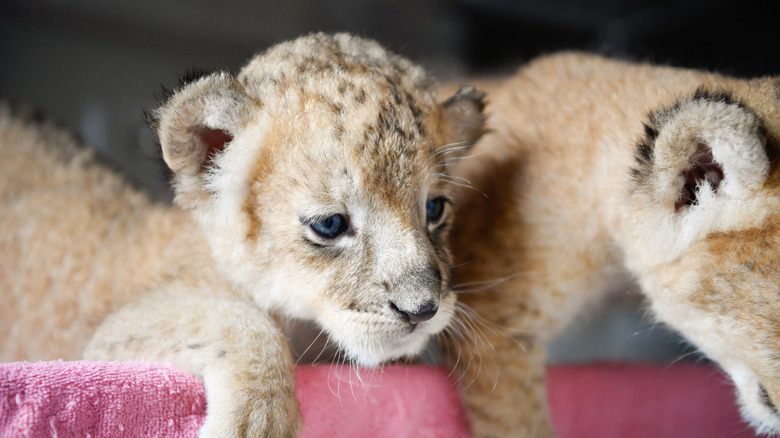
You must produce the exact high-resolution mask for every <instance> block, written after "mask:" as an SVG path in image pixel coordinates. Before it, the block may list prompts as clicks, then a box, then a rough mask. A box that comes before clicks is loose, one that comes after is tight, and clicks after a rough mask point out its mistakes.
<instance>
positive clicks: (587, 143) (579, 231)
mask: <svg viewBox="0 0 780 438" xmlns="http://www.w3.org/2000/svg"><path fill="white" fill-rule="evenodd" d="M475 85H477V86H478V87H479V88H480V89H481V90H483V91H485V92H486V93H487V95H488V97H489V99H488V100H489V102H488V106H487V107H486V109H485V111H486V113H488V114H490V117H489V119H488V126H487V129H488V130H489V134H488V135H486V136H485V137H484V138H483V139H482V140H480V142H479V143H478V144H477V146H475V148H474V149H472V154H473V156H472V157H468V158H465V159H463V160H461V161H460V164H459V165H458V167H457V168H456V176H460V177H462V178H466V179H468V180H469V181H470V182H471V183H472V184H473V185H474V186H475V187H476V188H477V189H479V190H480V191H477V190H464V191H463V193H462V194H461V196H460V197H459V198H460V199H458V203H457V204H456V205H457V208H456V212H455V223H454V225H453V230H452V239H451V245H452V248H453V251H454V252H455V266H458V265H460V264H462V266H460V267H458V268H455V269H454V270H453V284H454V287H455V288H458V285H461V284H462V285H463V286H462V288H463V289H472V290H479V289H483V291H475V293H463V294H460V295H459V298H460V300H461V301H462V302H464V303H465V304H467V305H469V306H471V307H473V308H474V310H475V311H477V312H478V313H479V315H480V316H481V317H483V318H485V319H487V320H488V321H489V323H490V324H489V325H491V326H492V328H493V329H488V330H485V331H484V334H485V336H486V338H487V341H489V343H490V344H491V345H492V348H494V349H495V354H494V353H493V351H492V350H490V349H484V350H480V349H479V348H476V349H475V347H480V346H482V345H483V344H481V343H475V344H471V345H466V346H464V347H463V348H460V349H458V348H455V349H453V350H452V353H453V359H452V360H453V362H455V363H459V364H461V365H460V366H461V368H462V369H463V371H464V372H466V373H468V374H470V375H471V379H473V380H474V384H472V385H470V386H468V387H467V388H466V390H465V393H464V395H465V397H464V400H465V402H466V404H467V405H468V406H470V407H472V409H471V412H472V422H473V424H474V427H475V430H476V431H477V435H478V436H496V437H509V436H526V437H538V436H549V435H551V434H552V432H551V428H550V424H549V422H548V420H547V417H546V413H545V412H546V407H545V406H546V400H545V397H544V379H543V377H544V355H545V353H544V345H545V343H546V342H547V341H548V340H549V339H550V337H551V336H553V335H554V334H555V333H556V332H558V331H559V330H561V329H562V328H563V327H564V326H565V325H566V324H567V323H568V322H569V321H570V320H571V319H572V317H573V315H575V314H576V313H578V312H580V311H581V310H582V309H583V308H584V307H587V303H589V302H593V301H594V300H597V299H598V298H599V297H601V296H603V294H604V293H605V292H607V291H609V290H625V287H626V283H627V282H628V281H629V279H635V280H636V281H637V283H638V285H639V287H640V288H641V289H642V291H643V292H644V294H645V295H646V296H647V297H648V300H649V303H650V306H651V308H652V310H653V313H654V314H655V316H656V317H657V318H658V319H659V320H661V321H663V322H665V323H667V324H669V325H670V326H671V327H673V328H674V329H676V330H678V331H679V332H680V333H681V334H682V335H684V336H685V337H686V338H687V339H689V340H690V341H692V342H693V343H694V344H695V345H696V346H698V347H699V348H700V349H701V351H702V352H703V353H705V354H706V355H707V356H708V357H710V358H711V359H713V360H715V361H716V362H717V363H718V364H719V365H720V366H721V367H722V368H723V370H725V371H726V373H728V375H729V376H730V377H731V379H732V380H733V381H734V384H735V386H736V388H737V391H738V399H739V403H740V405H741V407H742V411H743V414H744V416H745V417H746V418H747V419H748V420H749V421H751V422H752V423H753V424H754V425H755V426H757V429H758V430H760V431H765V432H774V433H780V413H778V406H780V293H779V292H780V160H779V159H778V158H779V157H780V78H777V77H775V78H763V79H755V80H739V79H734V78H728V77H724V76H720V75H715V74H708V73H704V72H699V71H691V70H684V69H676V68H668V67H660V66H651V65H646V64H632V63H627V62H618V61H614V60H607V59H603V58H599V57H596V56H589V55H584V54H571V53H570V54H560V55H555V56H549V57H545V58H541V59H538V60H536V61H534V62H532V63H530V64H529V65H527V66H526V67H524V68H522V69H520V70H519V72H518V73H517V74H516V75H514V76H513V77H511V78H509V79H504V80H494V81H484V82H482V83H476V84H475ZM485 195H487V196H485ZM477 236H478V238H476V237H477ZM472 356H474V357H475V359H474V360H473V361H468V360H465V361H464V360H463V358H469V357H472ZM492 359H495V360H492ZM469 362H477V363H469ZM471 379H466V381H468V380H471ZM484 406H491V409H484V408H483V407H484ZM518 412H520V413H521V414H518ZM659 421H663V419H659Z"/></svg>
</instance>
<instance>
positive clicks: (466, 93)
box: [442, 85, 485, 149]
mask: <svg viewBox="0 0 780 438" xmlns="http://www.w3.org/2000/svg"><path fill="white" fill-rule="evenodd" d="M442 106H443V107H444V120H445V136H446V141H447V144H452V145H453V146H465V148H464V149H466V148H467V147H470V146H472V145H473V144H474V143H476V141H477V140H479V137H481V136H482V134H483V133H484V132H485V116H484V114H483V111H484V110H485V93H483V92H481V91H479V90H477V89H476V88H474V87H473V86H471V85H464V86H462V87H460V89H459V90H458V92H457V93H455V95H453V96H452V97H450V98H449V99H447V100H446V101H445V102H444V103H443V104H442Z"/></svg>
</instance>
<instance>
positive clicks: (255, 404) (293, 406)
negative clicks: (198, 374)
mask: <svg viewBox="0 0 780 438" xmlns="http://www.w3.org/2000/svg"><path fill="white" fill-rule="evenodd" d="M231 377H237V376H231ZM260 379H261V378H260V377H257V376H248V375H247V376H243V377H239V378H237V379H236V378H230V379H227V380H226V379H220V378H218V377H215V376H208V375H207V376H204V383H205V385H206V401H207V406H206V421H205V422H204V423H203V426H202V427H201V429H200V433H199V436H200V438H226V437H229V438H259V437H274V438H275V437H279V438H295V437H296V436H297V435H298V432H299V431H300V429H301V426H302V424H303V423H302V420H301V413H300V411H299V410H298V402H297V400H296V398H295V393H294V390H293V386H294V385H293V383H292V381H291V380H290V381H289V382H280V381H279V380H281V379H279V380H276V379H275V381H273V382H268V381H266V382H261V381H259V380H260Z"/></svg>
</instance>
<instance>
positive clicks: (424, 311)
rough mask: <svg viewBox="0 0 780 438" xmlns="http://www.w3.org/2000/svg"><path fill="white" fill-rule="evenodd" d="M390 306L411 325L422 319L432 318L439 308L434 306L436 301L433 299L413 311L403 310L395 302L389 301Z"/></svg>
mask: <svg viewBox="0 0 780 438" xmlns="http://www.w3.org/2000/svg"><path fill="white" fill-rule="evenodd" d="M390 308H391V309H393V310H394V311H395V312H397V313H398V314H400V315H401V316H403V318H404V319H406V321H407V322H408V323H409V324H412V325H415V324H419V323H421V322H423V321H427V320H429V319H431V318H433V316H434V315H436V312H437V311H438V310H439V308H438V306H436V303H434V302H433V301H428V302H427V303H425V304H423V305H422V306H420V307H418V308H417V309H415V310H414V311H410V310H403V309H401V308H399V307H398V306H396V305H395V303H390Z"/></svg>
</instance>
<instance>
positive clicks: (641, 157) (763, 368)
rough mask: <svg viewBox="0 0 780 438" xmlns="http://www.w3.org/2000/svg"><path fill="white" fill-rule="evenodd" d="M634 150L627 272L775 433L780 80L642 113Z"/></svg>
mask: <svg viewBox="0 0 780 438" xmlns="http://www.w3.org/2000/svg"><path fill="white" fill-rule="evenodd" d="M636 157H637V164H636V166H635V168H634V171H633V175H634V188H633V192H632V194H631V195H630V197H629V202H628V206H629V210H631V212H632V213H631V214H633V215H634V216H633V217H632V218H630V219H629V220H630V221H631V222H632V226H633V229H634V230H633V231H632V232H633V233H634V234H633V237H632V238H631V239H630V240H632V241H633V242H634V244H633V245H632V246H631V247H630V248H628V250H627V253H628V256H629V257H628V259H629V260H630V263H631V264H632V265H633V266H632V268H633V270H634V271H635V272H637V273H638V274H639V279H640V281H641V282H642V284H643V287H644V289H645V291H647V293H648V295H649V297H650V299H651V302H652V306H653V308H654V310H655V311H656V313H657V315H658V316H659V318H660V319H662V320H664V321H666V322H667V323H669V324H670V325H672V326H673V327H675V328H677V329H678V330H680V331H681V332H682V333H683V334H684V335H685V336H686V337H687V338H688V339H690V340H691V341H693V342H694V343H695V344H696V345H697V346H698V347H699V348H700V349H701V350H702V351H703V352H704V353H706V354H707V355H708V356H709V357H710V358H712V359H714V360H715V361H717V362H718V363H719V364H720V365H721V366H722V367H723V369H724V370H725V371H726V372H727V373H728V374H729V375H730V377H731V378H732V380H733V381H734V383H735V384H736V387H737V389H738V393H739V400H740V404H741V406H742V410H743V414H744V415H745V417H746V418H747V419H749V420H750V421H752V422H753V423H754V425H756V426H757V428H758V429H759V430H760V431H764V432H775V433H780V160H779V159H778V158H780V81H779V80H777V79H764V80H757V81H749V82H741V81H731V80H729V81H726V80H725V79H724V80H723V82H722V83H721V82H720V81H718V80H714V81H713V83H707V84H705V85H704V86H703V88H702V89H700V90H699V91H697V92H695V93H691V94H690V95H689V96H687V97H686V98H684V99H682V100H680V101H679V102H677V103H676V104H674V105H673V106H670V107H665V108H662V109H660V110H658V111H656V112H655V113H654V114H653V115H652V116H651V117H650V119H649V121H648V123H647V127H646V134H645V138H644V139H643V140H642V141H641V142H640V144H639V146H638V148H637V155H636Z"/></svg>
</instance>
